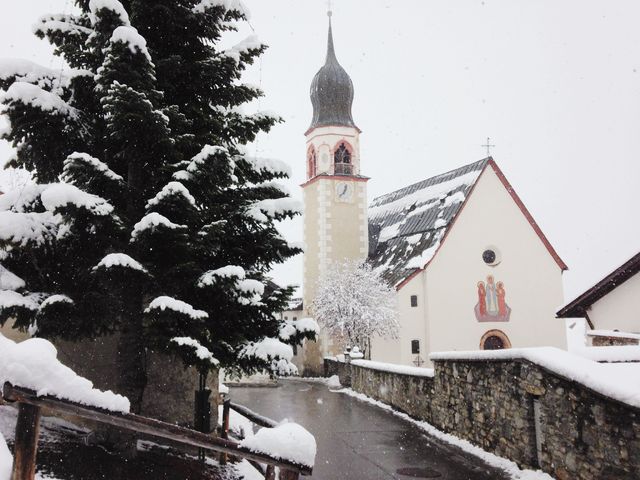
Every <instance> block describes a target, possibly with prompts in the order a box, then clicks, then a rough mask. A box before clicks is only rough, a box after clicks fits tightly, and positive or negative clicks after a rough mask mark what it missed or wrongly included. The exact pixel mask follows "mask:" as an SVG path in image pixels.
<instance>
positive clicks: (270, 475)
mask: <svg viewBox="0 0 640 480" xmlns="http://www.w3.org/2000/svg"><path fill="white" fill-rule="evenodd" d="M264 480H276V467H274V466H273V465H267V470H266V471H265V473H264Z"/></svg>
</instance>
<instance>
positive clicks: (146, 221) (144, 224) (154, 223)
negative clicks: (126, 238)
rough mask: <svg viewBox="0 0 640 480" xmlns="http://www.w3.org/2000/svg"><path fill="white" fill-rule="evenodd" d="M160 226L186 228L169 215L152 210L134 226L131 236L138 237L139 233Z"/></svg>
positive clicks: (174, 228) (173, 228)
mask: <svg viewBox="0 0 640 480" xmlns="http://www.w3.org/2000/svg"><path fill="white" fill-rule="evenodd" d="M159 226H163V227H166V228H170V229H172V230H176V229H178V228H186V227H185V226H184V225H178V224H177V223H173V222H172V221H171V220H169V219H168V218H167V217H165V216H163V215H160V214H159V213H156V212H151V213H148V214H147V215H145V216H144V217H142V219H141V220H140V221H139V222H138V223H136V224H135V225H134V226H133V232H131V238H132V239H136V238H138V235H140V234H141V233H142V232H144V231H146V230H154V229H156V228H158V227H159Z"/></svg>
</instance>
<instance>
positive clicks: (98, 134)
mask: <svg viewBox="0 0 640 480" xmlns="http://www.w3.org/2000/svg"><path fill="white" fill-rule="evenodd" d="M76 3H77V6H78V13H77V14H74V15H65V16H61V15H57V16H56V15H54V16H47V17H45V18H43V19H42V20H41V22H40V24H39V26H38V27H37V29H36V33H37V34H38V35H39V36H40V37H43V38H44V37H46V38H48V39H49V41H50V42H51V43H53V44H54V45H55V47H56V54H58V55H60V56H61V57H62V58H63V59H64V60H65V61H66V63H67V64H68V65H69V66H70V67H71V68H70V69H69V70H67V71H65V72H64V73H63V74H60V72H54V71H52V70H49V69H45V68H43V67H40V66H37V65H34V64H31V63H29V62H4V64H2V65H0V87H2V88H3V89H5V90H6V93H4V94H3V96H2V97H1V98H0V101H1V103H2V105H3V112H4V114H5V115H6V117H7V118H8V120H9V122H10V128H9V130H8V131H7V132H6V133H4V138H5V139H8V140H10V141H11V142H12V143H13V145H14V146H15V147H16V150H17V153H16V157H15V159H14V161H13V163H12V165H13V166H24V167H26V168H29V169H32V170H33V171H34V175H35V179H36V183H34V184H32V185H29V186H27V187H25V188H24V189H21V190H20V191H15V192H9V193H8V194H6V195H4V196H3V197H1V198H0V244H1V245H2V247H3V251H4V255H3V258H2V263H3V265H4V266H5V267H6V268H7V269H8V270H10V271H11V272H13V273H15V274H16V275H17V276H18V279H17V280H18V281H16V282H13V285H14V287H15V290H16V291H2V292H0V315H1V318H0V321H4V320H6V319H7V318H10V317H15V318H16V319H17V322H16V326H17V327H18V328H22V329H31V331H32V332H36V333H37V334H38V335H41V336H45V337H49V338H64V339H71V340H76V339H80V338H86V337H89V338H95V337H96V336H99V335H103V334H107V333H112V332H118V333H119V338H120V340H119V341H120V343H119V346H118V351H119V355H118V359H117V363H118V367H119V370H120V377H121V378H120V381H119V385H118V386H117V389H118V390H119V391H120V392H121V393H124V394H126V395H127V396H129V398H130V400H131V402H132V409H133V411H139V410H140V404H141V399H142V393H143V391H144V387H145V384H146V377H145V370H144V355H145V351H146V349H147V348H153V349H154V350H156V351H160V352H174V353H176V354H177V355H179V356H180V357H181V358H182V360H183V361H184V363H185V364H186V365H193V366H196V367H197V368H198V369H199V370H200V371H201V373H207V372H208V371H211V370H214V369H216V368H218V367H219V366H224V367H226V368H229V369H231V370H234V371H237V372H247V373H251V372H254V371H257V370H261V369H268V368H277V369H279V370H280V371H281V372H283V373H290V372H291V371H292V366H291V365H290V364H289V363H288V360H289V359H290V358H291V353H292V352H291V347H290V346H289V345H287V344H285V343H282V342H281V341H279V340H277V337H278V336H280V338H281V340H283V341H285V342H287V343H295V342H299V341H301V339H302V338H304V337H307V338H313V336H314V334H315V331H314V329H312V328H311V329H310V328H308V326H306V327H304V326H302V325H301V326H300V328H299V329H298V330H296V332H295V334H293V333H292V332H290V330H291V328H292V326H291V325H288V326H286V329H287V331H288V334H287V335H282V334H281V332H282V330H283V327H285V325H283V324H282V322H281V321H279V320H277V318H276V316H275V315H274V313H275V312H276V311H279V310H283V309H284V308H285V306H286V302H287V300H288V298H289V296H290V294H291V289H290V288H284V289H281V288H275V289H273V288H272V289H265V286H266V285H267V284H268V278H267V273H268V272H269V270H270V269H271V267H272V266H273V265H274V264H275V263H278V262H282V261H284V260H286V259H287V258H288V257H290V256H291V255H294V254H296V253H299V249H298V248H296V247H294V246H291V245H289V244H288V243H287V242H286V241H285V240H284V239H283V238H282V237H281V236H280V235H279V233H278V231H277V229H276V222H278V221H279V220H281V219H285V218H290V217H292V216H294V215H296V214H297V213H298V207H297V205H296V204H295V202H293V201H292V200H291V199H290V198H288V193H287V192H286V189H285V188H284V187H283V186H282V185H281V184H279V183H278V180H279V179H284V178H287V176H288V168H287V167H286V165H284V164H282V163H280V162H277V161H268V160H262V159H255V158H251V157H249V156H248V155H247V154H246V151H245V148H244V145H245V144H246V143H248V142H250V141H252V140H254V139H255V137H256V135H257V134H258V133H259V132H261V131H268V130H269V129H270V128H271V127H272V126H273V125H274V124H275V123H276V122H278V121H279V119H278V118H277V117H275V116H271V115H266V114H256V115H244V114H243V113H241V112H240V111H239V109H238V107H240V106H241V105H242V104H244V103H246V102H249V101H251V100H253V99H255V98H257V97H259V96H260V95H262V92H260V91H259V90H258V89H256V88H254V87H249V86H246V85H242V84H241V83H240V77H241V74H242V71H243V70H244V69H245V68H246V66H247V65H249V64H251V63H252V62H253V60H254V59H255V58H256V57H257V56H259V55H260V54H261V53H262V52H263V51H264V49H265V48H266V47H265V46H264V45H262V44H261V43H259V42H258V41H257V40H255V38H250V39H248V40H247V41H244V42H242V43H241V44H240V45H238V46H236V47H234V48H232V49H230V50H227V51H220V49H219V48H218V47H217V45H218V44H219V42H220V40H221V38H222V35H223V34H224V33H225V32H227V31H229V30H232V29H235V28H236V27H235V26H234V25H235V24H236V23H237V22H240V21H243V20H245V19H246V13H245V11H244V10H243V7H242V5H241V3H240V2H233V1H231V0H227V1H224V2H223V1H221V0H204V1H202V2H199V3H198V2H196V1H194V0H159V1H155V2H148V1H143V0H139V1H136V0H131V1H125V2H123V3H120V2H118V1H117V0H90V1H87V0H78V1H77V2H76ZM294 328H295V326H294Z"/></svg>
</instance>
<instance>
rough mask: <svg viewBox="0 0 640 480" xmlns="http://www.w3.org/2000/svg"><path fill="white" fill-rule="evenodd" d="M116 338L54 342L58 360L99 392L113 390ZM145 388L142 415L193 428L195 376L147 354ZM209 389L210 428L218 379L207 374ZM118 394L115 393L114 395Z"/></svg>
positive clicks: (177, 362) (179, 365)
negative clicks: (89, 382)
mask: <svg viewBox="0 0 640 480" xmlns="http://www.w3.org/2000/svg"><path fill="white" fill-rule="evenodd" d="M117 344H118V338H117V335H111V336H105V337H100V338H98V339H96V340H85V341H81V342H66V341H56V342H55V346H56V348H57V349H58V359H59V360H60V361H61V362H62V363H64V364H65V365H67V366H68V367H69V368H71V369H72V370H74V371H75V372H76V373H77V374H78V375H81V376H83V377H85V378H88V379H89V380H91V381H92V382H93V383H94V385H95V386H96V388H99V389H101V390H114V391H115V390H116V389H115V388H114V386H115V385H117V378H118V371H117V368H116V362H115V359H116V352H117ZM146 361H147V364H146V370H147V387H146V388H145V392H144V396H143V398H142V412H141V414H142V415H144V416H147V417H151V418H156V419H158V420H162V421H165V422H169V423H177V424H180V425H184V426H192V425H193V416H194V391H195V390H197V389H198V377H199V376H198V372H197V371H196V370H195V369H194V368H186V369H185V368H184V366H183V364H182V361H181V360H180V358H178V357H176V356H168V355H161V354H158V353H153V352H148V353H147V357H146ZM207 388H209V389H211V391H212V392H211V397H210V402H211V425H212V427H213V428H215V426H216V425H217V419H218V408H217V398H218V375H217V372H215V374H209V376H208V378H207ZM116 393H117V392H116Z"/></svg>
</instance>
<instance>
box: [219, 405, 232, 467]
mask: <svg viewBox="0 0 640 480" xmlns="http://www.w3.org/2000/svg"><path fill="white" fill-rule="evenodd" d="M230 411H231V400H230V399H228V398H227V399H226V400H225V401H224V403H223V404H222V434H221V437H222V438H224V439H225V440H226V439H228V438H229V415H230ZM226 464H227V454H226V453H221V454H220V465H226Z"/></svg>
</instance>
